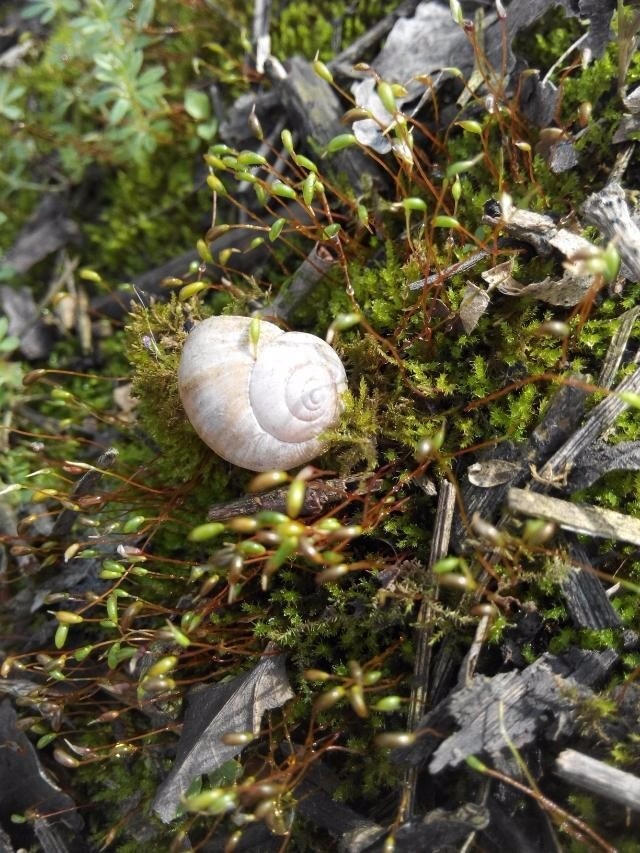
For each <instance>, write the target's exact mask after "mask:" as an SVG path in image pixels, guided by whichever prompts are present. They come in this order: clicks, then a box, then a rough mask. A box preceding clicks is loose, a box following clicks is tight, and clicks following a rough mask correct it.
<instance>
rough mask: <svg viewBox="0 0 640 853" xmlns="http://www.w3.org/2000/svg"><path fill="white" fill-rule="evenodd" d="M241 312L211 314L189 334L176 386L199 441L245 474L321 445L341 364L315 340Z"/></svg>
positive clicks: (332, 415)
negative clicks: (257, 321) (254, 329)
mask: <svg viewBox="0 0 640 853" xmlns="http://www.w3.org/2000/svg"><path fill="white" fill-rule="evenodd" d="M251 323H252V320H251V318H249V317H232V316H222V317H211V318H209V319H208V320H204V321H203V322H201V323H199V324H198V325H197V326H196V327H195V329H193V331H192V332H190V334H189V336H188V338H187V340H186V343H185V345H184V349H183V351H182V358H181V360H180V367H179V369H178V390H179V392H180V399H181V400H182V405H183V406H184V409H185V412H186V413H187V417H188V418H189V420H190V422H191V424H192V425H193V427H194V429H195V430H196V432H197V433H198V435H199V436H200V438H201V439H202V440H203V441H204V442H205V444H207V445H208V446H209V447H210V448H211V449H212V450H214V451H215V452H216V453H217V454H218V455H219V456H222V458H223V459H226V460H227V461H228V462H232V463H233V464H234V465H238V466H239V467H241V468H248V469H249V470H250V471H269V470H271V469H285V470H286V469H289V468H293V467H294V466H296V465H302V464H303V463H304V462H308V461H309V460H310V459H313V458H314V457H315V456H318V455H319V454H320V453H321V452H322V450H323V444H322V441H321V440H320V438H319V436H321V434H322V433H323V432H325V431H326V430H327V429H329V428H330V427H332V426H334V425H335V424H336V423H337V421H338V419H339V417H340V413H341V411H342V401H341V397H342V395H343V394H344V392H345V391H346V389H347V379H346V374H345V370H344V367H343V365H342V362H341V361H340V359H339V358H338V356H337V355H336V353H335V352H334V351H333V350H332V349H331V347H330V346H329V345H328V344H327V343H325V342H324V341H323V340H321V339H320V338H317V337H315V336H314V335H309V334H306V333H304V332H284V331H283V330H282V329H279V328H278V327H277V326H274V325H273V323H268V322H266V321H265V320H262V321H260V324H259V330H258V331H259V334H258V336H257V340H255V341H253V340H252V339H251V331H250V329H251Z"/></svg>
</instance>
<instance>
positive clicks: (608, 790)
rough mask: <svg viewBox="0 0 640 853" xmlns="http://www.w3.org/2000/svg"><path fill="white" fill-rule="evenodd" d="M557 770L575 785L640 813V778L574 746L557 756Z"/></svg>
mask: <svg viewBox="0 0 640 853" xmlns="http://www.w3.org/2000/svg"><path fill="white" fill-rule="evenodd" d="M556 773H557V774H558V775H559V776H561V777H562V778H563V779H565V780H566V781H567V782H569V783H570V784H572V785H579V786H580V787H581V788H585V789H586V790H587V791H591V792H592V793H594V794H598V795H599V796H601V797H605V798H606V799H608V800H613V802H615V803H620V804H621V805H623V806H625V807H626V808H629V809H633V810H634V811H636V812H640V779H639V778H638V777H637V776H634V775H633V774H632V773H626V772H625V771H624V770H618V768H617V767H611V766H610V765H609V764H605V762H604V761H597V760H596V759H595V758H591V757H590V756H588V755H584V754H583V753H581V752H576V750H574V749H565V750H564V751H563V752H561V753H560V755H559V756H558V757H557V759H556Z"/></svg>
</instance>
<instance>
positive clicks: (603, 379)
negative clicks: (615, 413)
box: [598, 305, 640, 388]
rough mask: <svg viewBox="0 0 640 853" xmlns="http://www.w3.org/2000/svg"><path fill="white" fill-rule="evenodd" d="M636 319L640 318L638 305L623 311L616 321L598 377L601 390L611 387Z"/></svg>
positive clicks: (639, 306)
mask: <svg viewBox="0 0 640 853" xmlns="http://www.w3.org/2000/svg"><path fill="white" fill-rule="evenodd" d="M638 317H640V305H636V306H635V307H633V308H630V309H629V311H625V312H624V314H621V315H620V316H619V317H618V319H617V320H616V330H615V332H614V334H613V337H612V338H611V343H610V344H609V347H608V349H607V354H606V355H605V357H604V361H603V362H602V369H601V370H600V376H599V377H598V385H601V386H602V387H603V388H611V386H612V385H613V381H614V379H615V376H616V373H617V372H618V369H619V368H620V365H621V363H622V358H623V356H624V354H625V351H626V349H627V344H628V343H629V338H630V337H631V332H632V331H633V327H634V325H635V323H636V320H637V319H638Z"/></svg>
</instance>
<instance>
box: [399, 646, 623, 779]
mask: <svg viewBox="0 0 640 853" xmlns="http://www.w3.org/2000/svg"><path fill="white" fill-rule="evenodd" d="M617 660H618V655H617V653H616V652H615V651H613V650H612V649H608V650H606V651H604V652H592V651H583V650H578V649H575V650H573V651H572V652H570V653H569V654H568V655H564V656H562V657H558V656H556V655H552V654H549V653H547V654H543V655H542V656H541V657H539V658H538V660H536V661H534V663H532V664H531V665H530V666H528V667H527V668H526V669H524V670H523V671H522V672H519V671H517V670H513V671H511V672H502V673H499V674H498V675H494V676H493V677H492V678H487V677H486V676H483V675H477V676H476V677H475V678H474V679H473V680H472V682H471V684H470V685H468V686H466V687H463V688H462V689H461V690H458V691H456V692H454V693H453V694H452V695H451V696H450V697H449V698H448V699H445V701H444V702H443V703H442V704H443V706H445V707H446V709H447V710H448V713H449V714H450V715H451V716H452V717H453V719H454V720H455V721H456V723H457V725H458V727H459V728H458V730H457V731H456V732H454V733H453V734H451V735H450V736H449V737H447V738H446V739H445V740H444V741H442V742H441V743H440V745H439V746H438V747H437V749H436V750H435V753H433V757H432V759H431V762H430V764H429V772H430V773H432V774H435V773H439V772H440V771H441V770H444V769H445V768H446V767H457V766H458V765H460V764H461V763H462V762H463V761H464V760H465V758H466V757H467V756H469V755H482V754H485V755H489V756H490V757H491V759H492V760H493V761H495V762H498V763H499V762H500V761H501V757H502V756H504V755H506V754H508V753H509V751H510V747H511V745H514V746H515V747H516V748H517V749H520V748H522V747H524V746H526V745H527V744H529V743H532V742H533V741H535V740H536V738H537V737H539V736H542V734H545V735H546V736H547V737H548V738H552V737H553V734H554V731H553V729H552V728H550V726H549V720H554V722H555V730H556V731H559V730H562V731H563V733H564V734H565V735H566V734H567V733H568V732H569V731H571V729H572V728H573V727H574V726H575V725H576V720H577V717H578V710H577V704H576V694H578V695H581V696H582V697H584V698H585V699H586V698H588V697H590V696H592V695H593V693H592V688H593V687H595V685H597V684H598V683H600V682H601V681H602V679H603V678H604V677H605V676H606V674H607V673H608V672H610V671H611V669H612V668H613V666H614V665H615V664H616V661H617ZM442 715H443V709H441V708H434V710H433V711H431V712H430V713H429V714H427V715H426V716H425V717H424V718H423V719H422V720H420V721H419V726H420V728H425V729H426V728H427V727H430V726H431V725H432V717H433V718H436V719H438V718H440V719H441V718H442ZM506 738H508V739H509V741H510V743H509V742H507V740H506ZM426 740H427V745H428V746H429V748H431V745H430V744H429V739H428V738H427V739H426ZM421 752H422V749H421V743H420V741H417V742H416V744H414V745H413V746H412V747H407V748H406V750H397V751H395V752H394V759H395V758H396V757H397V758H398V759H400V760H402V759H401V756H402V757H403V758H405V759H408V760H409V763H413V761H414V760H415V758H416V757H417V756H418V755H420V753H421ZM424 757H426V756H424V754H423V759H424Z"/></svg>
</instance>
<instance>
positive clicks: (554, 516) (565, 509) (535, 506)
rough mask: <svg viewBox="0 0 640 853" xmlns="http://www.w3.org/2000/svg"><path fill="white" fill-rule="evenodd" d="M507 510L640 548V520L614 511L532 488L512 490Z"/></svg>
mask: <svg viewBox="0 0 640 853" xmlns="http://www.w3.org/2000/svg"><path fill="white" fill-rule="evenodd" d="M507 507H508V508H509V510H511V511H512V512H517V513H520V514H521V515H529V516H531V517H532V518H544V519H547V520H548V521H555V522H556V523H557V524H558V525H559V526H560V527H563V528H565V529H566V530H572V531H574V532H575V533H586V534H588V535H589V536H597V537H599V538H601V539H614V540H618V541H620V542H631V543H632V544H634V545H640V520H638V519H637V518H631V516H628V515H623V513H621V512H614V511H613V510H611V509H600V507H595V506H587V505H585V504H573V503H570V502H569V501H564V500H561V499H560V498H552V497H549V496H548V495H541V494H540V493H538V492H533V491H531V490H529V489H509V492H508V495H507Z"/></svg>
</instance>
